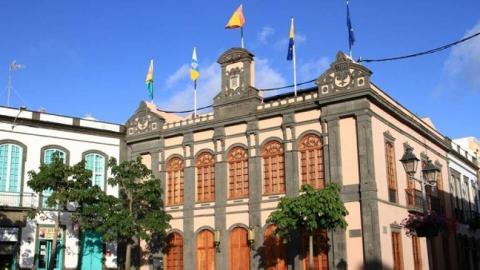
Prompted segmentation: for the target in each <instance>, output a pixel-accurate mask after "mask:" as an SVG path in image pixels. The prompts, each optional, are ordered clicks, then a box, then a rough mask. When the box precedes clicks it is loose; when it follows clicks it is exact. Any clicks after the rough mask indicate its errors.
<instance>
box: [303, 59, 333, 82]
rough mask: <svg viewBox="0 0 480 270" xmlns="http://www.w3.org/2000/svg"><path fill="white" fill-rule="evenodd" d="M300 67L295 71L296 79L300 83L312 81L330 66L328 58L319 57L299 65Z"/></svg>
mask: <svg viewBox="0 0 480 270" xmlns="http://www.w3.org/2000/svg"><path fill="white" fill-rule="evenodd" d="M299 64H300V66H299V68H298V70H297V74H298V79H299V81H300V82H302V81H307V80H312V79H315V78H317V77H318V76H320V75H321V74H322V73H323V72H325V70H326V69H328V67H329V66H330V60H329V59H328V57H320V58H319V59H316V60H315V59H314V60H310V61H307V62H305V63H299Z"/></svg>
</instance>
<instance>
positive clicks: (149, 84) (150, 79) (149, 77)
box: [145, 59, 153, 100]
mask: <svg viewBox="0 0 480 270" xmlns="http://www.w3.org/2000/svg"><path fill="white" fill-rule="evenodd" d="M145 83H146V84H147V90H148V97H149V98H150V100H153V59H152V60H150V66H149V67H148V72H147V78H146V79H145Z"/></svg>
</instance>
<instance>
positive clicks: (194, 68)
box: [190, 47, 200, 81]
mask: <svg viewBox="0 0 480 270" xmlns="http://www.w3.org/2000/svg"><path fill="white" fill-rule="evenodd" d="M198 77H200V72H199V71H198V61H197V48H196V47H194V48H193V55H192V64H191V65H190V79H191V80H192V81H196V80H197V79H198Z"/></svg>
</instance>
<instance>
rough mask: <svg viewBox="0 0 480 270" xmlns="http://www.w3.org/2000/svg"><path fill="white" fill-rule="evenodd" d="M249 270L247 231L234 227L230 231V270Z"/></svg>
mask: <svg viewBox="0 0 480 270" xmlns="http://www.w3.org/2000/svg"><path fill="white" fill-rule="evenodd" d="M249 269H250V248H249V246H248V231H247V230H246V229H244V228H241V227H236V228H234V229H232V230H231V231H230V270H249Z"/></svg>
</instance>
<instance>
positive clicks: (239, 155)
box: [228, 146, 248, 199]
mask: <svg viewBox="0 0 480 270" xmlns="http://www.w3.org/2000/svg"><path fill="white" fill-rule="evenodd" d="M228 170H229V175H228V177H229V190H230V193H229V198H230V199H234V198H244V197H248V156H247V151H245V149H243V148H242V147H239V146H237V147H234V148H233V149H232V150H230V152H229V153H228Z"/></svg>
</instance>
